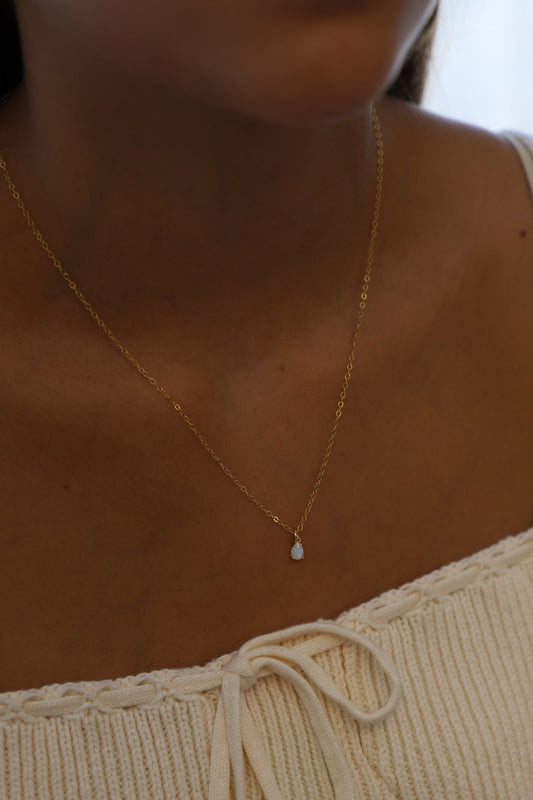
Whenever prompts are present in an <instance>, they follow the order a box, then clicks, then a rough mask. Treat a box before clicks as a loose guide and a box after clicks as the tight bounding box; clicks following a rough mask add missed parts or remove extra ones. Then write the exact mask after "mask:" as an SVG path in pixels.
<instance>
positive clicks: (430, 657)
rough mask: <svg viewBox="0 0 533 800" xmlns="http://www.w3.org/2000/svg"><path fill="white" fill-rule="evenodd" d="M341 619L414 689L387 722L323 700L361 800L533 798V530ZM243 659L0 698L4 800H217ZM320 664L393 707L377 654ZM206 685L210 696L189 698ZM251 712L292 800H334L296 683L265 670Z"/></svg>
mask: <svg viewBox="0 0 533 800" xmlns="http://www.w3.org/2000/svg"><path fill="white" fill-rule="evenodd" d="M336 622H337V623H338V624H340V625H342V626H344V627H345V628H348V629H350V630H352V631H357V632H359V633H362V634H364V635H366V636H367V637H368V638H369V639H371V640H372V642H374V643H375V644H377V645H378V646H379V647H380V648H381V649H382V650H384V651H385V652H386V653H387V654H388V655H389V656H390V658H391V659H392V662H393V663H394V664H395V665H396V668H397V670H398V673H399V675H400V678H401V682H402V693H401V698H400V701H399V703H398V705H397V707H396V708H395V709H394V711H393V713H391V714H390V715H389V716H388V717H387V718H386V719H384V720H382V721H380V722H378V723H369V724H362V723H357V722H356V721H354V720H353V719H350V718H349V717H348V716H347V715H346V714H345V712H344V711H343V710H342V709H340V708H339V706H338V705H337V704H335V703H333V702H331V701H330V700H329V698H322V702H323V706H324V708H325V710H326V713H327V716H328V719H329V721H330V723H331V726H332V727H333V730H334V732H335V735H336V737H337V740H338V742H339V744H340V746H341V748H342V750H343V752H344V755H345V757H346V759H347V762H348V765H349V768H350V771H351V773H352V776H353V780H354V784H355V787H356V795H355V796H356V798H357V799H358V800H363V798H372V800H390V799H391V798H397V799H398V800H400V799H401V800H423V799H424V798H428V800H429V799H431V800H468V799H469V798H475V800H532V799H533V528H531V529H529V530H528V531H525V532H524V533H521V534H518V535H516V536H510V537H507V538H506V539H503V540H502V541H501V542H499V543H497V544H495V545H493V546H492V547H489V548H486V549H485V550H482V551H480V552H479V553H477V554H475V555H473V556H470V557H468V558H466V559H463V560H462V561H459V562H456V563H454V564H451V565H448V566H446V567H443V568H442V569H440V570H438V571H436V572H434V573H431V574H430V575H426V576H424V577H422V578H419V579H418V580H416V581H414V582H412V583H410V584H407V585H405V586H403V587H401V588H400V589H394V590H392V591H389V592H386V593H385V594H383V595H381V596H380V597H378V598H376V599H375V600H373V601H371V602H369V603H365V604H363V605H361V606H358V607H356V608H354V609H350V610H349V611H346V612H344V613H343V614H341V615H340V616H339V617H338V618H337V620H336ZM306 638H309V637H296V638H293V639H292V640H289V641H286V642H285V644H286V645H287V646H289V647H294V646H295V645H298V644H301V642H302V641H304V640H305V639H306ZM326 638H327V637H326ZM230 655H231V654H226V655H224V656H221V657H220V658H217V659H215V660H214V661H212V662H210V663H209V664H207V665H205V666H203V667H193V668H190V669H179V670H158V671H155V672H151V673H145V674H142V675H137V676H130V677H127V678H122V679H118V680H112V681H97V682H88V683H73V684H54V685H52V686H48V687H44V688H42V689H39V690H35V691H19V692H8V693H4V694H0V798H2V800H34V799H35V800H36V799H37V798H39V799H40V800H67V799H68V800H177V799H178V798H179V800H189V798H191V800H205V799H206V798H207V797H208V792H209V767H210V758H211V743H212V735H213V726H214V719H215V712H216V708H217V703H218V700H219V696H220V687H219V686H217V684H218V683H219V678H220V674H221V671H222V669H223V667H224V665H225V664H227V662H228V660H229V658H230ZM313 658H314V661H315V662H316V663H317V664H318V665H319V666H320V667H322V669H323V670H324V671H325V672H326V673H327V674H328V675H329V676H330V677H331V679H332V680H333V681H334V682H335V683H337V684H338V686H339V687H340V688H341V689H342V691H343V692H344V693H345V694H346V696H347V697H348V698H349V699H350V700H351V701H352V702H353V703H354V704H356V705H357V706H358V707H360V708H361V709H365V710H368V711H371V710H373V709H375V708H377V707H378V706H380V705H383V704H384V703H385V702H386V699H387V695H388V692H389V690H388V687H387V682H386V680H385V678H384V675H383V672H382V670H381V669H380V668H379V667H378V666H377V665H376V663H375V661H374V660H373V659H372V657H371V656H370V654H369V653H368V651H367V650H365V649H364V648H363V647H360V646H358V645H357V644H354V643H346V642H345V643H343V644H335V643H334V642H332V641H331V642H330V644H329V646H327V647H326V649H324V650H322V652H319V653H317V654H316V655H314V657H313ZM199 680H200V681H204V682H205V686H206V688H205V689H204V690H203V691H195V692H192V693H191V692H189V691H187V687H188V686H189V685H190V686H192V685H193V682H194V681H196V684H195V685H198V681H199ZM209 687H213V688H209ZM246 702H247V705H248V708H249V709H250V712H251V715H252V717H253V720H254V723H255V725H256V728H257V731H258V733H259V735H260V738H261V740H262V744H263V746H264V750H265V753H266V754H267V757H268V760H269V762H270V765H271V767H272V770H273V772H274V775H275V778H276V780H277V783H278V786H279V789H280V791H281V794H282V797H283V798H284V800H326V798H327V799H328V800H331V799H332V798H333V797H334V794H333V790H332V786H331V781H330V778H329V776H328V772H327V769H326V767H325V764H324V759H323V756H322V753H321V751H320V748H319V746H318V744H317V739H316V736H315V735H314V733H313V730H312V728H311V726H310V724H309V718H308V716H307V713H306V711H305V710H304V708H303V706H302V704H301V702H300V700H299V698H298V695H297V694H296V692H295V690H294V688H293V686H292V685H291V684H290V682H288V681H286V680H284V679H283V678H282V677H280V676H279V675H277V674H272V673H268V672H266V673H264V674H263V676H262V677H261V678H259V679H258V680H257V681H256V682H255V683H254V685H253V686H251V688H249V689H248V690H247V691H246ZM245 769H246V772H245V774H246V794H247V798H250V800H262V798H263V794H262V792H261V789H260V786H259V783H258V780H257V777H256V774H255V773H254V771H253V770H252V769H251V767H250V764H249V762H248V761H247V759H246V758H245ZM233 796H234V795H233V783H232V794H231V797H233Z"/></svg>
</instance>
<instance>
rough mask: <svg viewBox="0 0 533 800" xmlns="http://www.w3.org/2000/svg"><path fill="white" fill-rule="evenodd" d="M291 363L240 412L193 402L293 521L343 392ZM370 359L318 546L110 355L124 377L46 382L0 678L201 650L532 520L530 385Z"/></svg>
mask: <svg viewBox="0 0 533 800" xmlns="http://www.w3.org/2000/svg"><path fill="white" fill-rule="evenodd" d="M384 358H385V359H387V358H388V356H387V354H386V353H385V355H384ZM507 369H508V365H507V366H506V367H505V368H503V367H502V370H503V371H505V370H507ZM290 372H291V371H290V369H289V370H288V373H289V378H288V380H287V382H286V386H285V388H281V389H280V388H279V380H278V381H276V382H275V383H274V382H273V383H272V384H271V387H273V386H274V385H276V386H277V387H278V388H277V389H276V390H275V391H274V389H273V388H272V390H271V391H270V392H268V391H266V392H265V383H268V379H267V377H266V376H264V377H263V381H262V384H261V385H255V386H252V385H251V384H250V385H249V386H248V387H247V392H246V393H245V396H246V397H247V398H248V404H247V405H246V406H245V411H244V412H242V411H241V412H240V413H239V415H237V416H235V415H234V414H233V413H232V412H231V409H232V408H234V407H236V403H233V402H230V401H231V398H232V397H233V395H234V394H235V393H237V394H238V395H239V396H243V386H242V385H241V384H239V386H238V387H237V386H233V388H232V389H231V390H230V389H229V388H228V396H227V398H226V400H227V402H226V403H223V404H222V405H223V407H225V408H227V409H229V410H228V412H227V414H226V415H225V416H219V417H218V418H217V419H216V420H215V419H214V418H213V417H210V411H209V404H208V403H207V402H205V403H204V404H203V405H202V402H201V401H200V400H199V401H198V403H197V404H196V405H197V418H198V419H204V421H205V425H207V428H208V429H209V428H210V427H211V430H212V435H211V437H210V438H211V441H210V444H211V445H215V442H216V448H215V449H216V450H217V452H219V453H220V455H221V456H222V454H224V456H225V462H224V463H227V464H228V466H229V467H230V468H231V469H232V471H233V473H234V475H235V477H236V478H238V479H239V480H241V481H242V482H243V483H244V485H245V486H246V487H247V489H248V490H249V492H250V493H252V494H253V495H254V496H256V498H257V499H258V501H259V502H261V503H262V504H263V505H264V506H265V507H266V508H268V509H269V510H270V511H271V512H272V513H273V514H275V515H276V516H279V517H280V519H281V520H282V521H283V522H286V523H287V524H288V525H289V526H290V527H296V525H297V524H298V522H299V520H300V519H301V517H302V514H303V513H304V510H305V508H306V505H307V503H308V501H309V498H310V495H311V491H312V489H313V486H314V485H315V482H316V479H317V474H318V472H319V468H320V464H321V461H322V459H323V456H324V449H325V445H326V442H327V439H328V434H329V431H330V427H331V423H332V421H333V420H332V412H333V411H334V408H331V401H330V402H329V403H328V402H327V399H328V397H327V396H328V395H329V394H331V388H330V386H328V384H331V383H332V381H330V380H329V378H328V374H329V373H328V368H327V367H326V366H324V371H323V373H324V374H322V375H320V374H318V375H316V376H315V377H314V378H313V381H315V382H316V387H315V388H316V392H315V393H313V392H311V391H309V393H308V397H310V398H313V399H308V400H307V401H306V400H305V399H301V400H300V402H299V403H297V402H296V398H297V397H298V392H297V391H296V389H295V386H294V385H293V384H291V381H290ZM360 372H361V375H360V379H361V384H360V386H361V385H364V388H365V390H364V391H362V390H361V388H360V387H359V390H358V385H357V384H356V383H355V381H354V383H353V385H352V386H351V390H352V391H351V394H350V395H349V399H348V400H347V402H346V404H345V408H344V413H343V417H342V421H341V425H340V426H339V430H338V433H337V438H336V440H335V445H334V448H333V449H332V452H331V457H330V460H329V464H328V466H327V469H326V471H325V472H324V475H323V478H322V480H321V482H320V485H319V487H318V490H317V494H316V500H315V502H314V505H313V507H312V509H311V512H310V514H309V518H308V520H307V522H306V524H305V527H304V530H303V532H302V539H303V542H304V547H305V558H304V560H303V561H302V562H294V561H293V560H291V559H290V557H289V549H290V546H291V544H292V537H291V535H290V534H289V533H287V532H286V531H285V530H283V529H282V528H281V527H280V526H278V525H276V524H274V523H273V522H272V521H271V519H269V518H268V517H267V515H266V514H265V513H264V512H263V511H261V510H260V509H258V507H257V506H256V505H255V504H254V503H253V502H250V499H249V498H247V497H246V496H245V495H244V494H243V493H242V492H241V491H239V489H238V488H237V487H236V486H235V485H234V483H233V482H232V481H231V480H230V479H229V478H228V477H227V475H225V474H223V472H222V471H221V470H220V468H219V466H218V465H217V464H216V463H215V461H214V460H213V459H212V458H211V457H210V455H209V454H208V453H207V452H206V451H205V449H204V448H203V447H202V446H201V444H200V443H199V442H198V441H197V440H196V439H195V438H194V437H193V435H192V433H191V431H190V430H189V429H188V428H187V427H186V426H185V425H184V424H183V422H182V421H181V420H180V419H179V418H178V416H177V415H176V414H175V412H173V411H172V410H171V408H170V407H169V406H168V405H166V404H165V403H164V402H160V403H159V404H158V403H155V404H154V403H153V401H154V400H157V397H154V396H153V390H152V389H151V388H150V387H146V393H143V392H142V390H141V392H140V393H139V394H138V395H133V396H130V401H129V402H128V403H125V402H124V401H123V400H122V399H120V398H123V397H124V393H123V392H121V391H120V388H121V387H119V386H113V385H112V381H113V378H112V374H111V372H110V373H109V382H110V383H107V384H105V386H106V388H105V391H103V390H102V387H101V386H98V387H96V388H95V387H93V389H89V388H87V386H85V387H84V389H83V392H78V391H77V390H76V388H75V386H74V385H70V386H69V387H67V388H66V394H67V396H69V397H70V401H71V402H70V403H69V404H65V403H64V402H62V401H61V400H60V399H58V397H55V399H54V400H53V401H51V400H50V398H48V399H43V403H42V404H41V406H40V413H39V414H35V410H34V412H33V414H29V415H28V414H25V413H24V407H23V404H14V405H13V406H11V405H10V404H6V406H5V409H4V411H5V413H4V419H5V421H6V425H5V426H4V428H3V430H2V437H3V440H2V453H3V454H4V460H3V463H2V473H3V481H2V492H3V503H2V534H1V546H2V559H3V569H4V579H3V581H2V585H1V588H0V595H1V597H0V604H1V606H2V608H3V609H4V619H3V624H2V634H1V635H2V637H3V640H2V642H1V649H2V650H3V651H4V652H8V653H11V657H10V658H8V659H4V660H3V662H2V667H1V672H0V689H3V690H9V689H14V688H29V687H30V686H32V687H36V686H40V685H44V684H46V683H52V682H65V681H69V680H83V679H94V680H98V679H105V678H111V677H118V676H120V675H127V674H137V673H139V672H143V671H149V670H152V669H160V668H165V667H180V666H190V665H192V664H203V663H206V662H207V661H208V660H210V659H211V658H214V657H216V656H217V655H220V654H221V653H224V652H229V651H231V650H233V649H235V648H237V647H238V646H239V645H240V644H241V643H242V642H243V641H245V640H246V639H248V638H250V637H252V636H254V635H258V634H260V633H264V632H266V631H270V630H275V629H278V628H282V627H286V626H288V625H291V624H296V623H299V622H303V621H312V620H315V619H317V618H320V617H322V618H332V617H335V616H336V615H338V614H339V613H340V612H341V611H343V610H345V609H347V608H351V607H353V606H355V605H357V604H358V603H360V602H363V601H365V600H368V599H370V598H372V597H373V596H375V595H377V594H379V593H381V592H382V591H385V590H386V589H389V588H392V587H395V586H399V585H401V584H402V583H404V582H406V581H409V580H412V579H414V578H416V577H418V576H419V575H421V574H424V573H427V572H429V571H431V570H433V569H435V568H437V567H439V566H441V565H442V564H445V563H448V562H450V561H452V560H455V559H458V558H461V557H463V556H465V555H468V554H470V553H472V552H475V551H477V550H479V549H481V548H483V547H485V546H487V545H489V544H491V543H493V542H495V541H497V540H498V539H500V538H502V537H503V536H505V535H507V534H511V533H517V532H519V531H521V530H525V529H526V528H527V527H528V526H529V525H530V524H531V521H532V519H533V509H532V501H533V497H532V493H531V485H532V481H533V458H532V454H533V437H532V431H531V426H530V424H529V419H530V412H529V409H528V405H527V402H526V400H525V396H524V392H523V391H522V389H523V388H524V387H522V386H520V387H518V386H516V385H514V386H511V385H510V384H509V383H508V385H507V386H506V387H505V388H503V389H502V388H501V387H500V388H498V387H499V382H498V381H493V382H492V384H491V385H492V389H491V391H490V392H486V391H484V385H483V380H482V379H481V377H480V376H482V375H485V374H486V366H485V365H483V364H481V365H480V366H479V371H478V370H477V369H476V367H475V362H474V361H473V360H472V358H471V357H470V356H468V357H463V356H461V354H460V353H459V352H456V353H455V355H454V357H453V358H452V355H451V353H449V352H448V351H447V348H446V347H442V348H440V349H439V348H438V347H437V348H436V347H433V349H432V351H431V352H428V351H427V350H424V348H421V349H420V351H419V352H417V351H413V352H411V353H410V354H407V353H406V354H405V358H404V359H403V360H402V361H401V363H394V361H393V360H390V361H389V363H387V364H385V365H384V364H383V363H382V364H381V365H380V369H376V370H374V369H373V368H372V367H371V366H369V364H368V363H366V362H365V361H364V360H363V361H362V363H361V370H360ZM502 376H503V373H502ZM310 380H311V379H310ZM313 381H311V382H313ZM298 383H301V381H299V382H298ZM319 386H322V387H323V389H321V390H320V389H319V388H318V387H319ZM122 388H124V387H122ZM115 389H116V390H117V391H114V390H115ZM289 396H290V397H291V398H292V402H289ZM109 398H119V400H116V399H113V400H110V399H109ZM276 404H277V406H278V407H277V409H276V408H275V406H276ZM333 406H334V403H333ZM241 408H242V407H241ZM276 411H277V413H276ZM173 415H174V417H173ZM204 432H205V431H204ZM226 453H227V454H228V456H229V457H228V456H226V455H225V454H226Z"/></svg>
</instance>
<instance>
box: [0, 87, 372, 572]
mask: <svg viewBox="0 0 533 800" xmlns="http://www.w3.org/2000/svg"><path fill="white" fill-rule="evenodd" d="M2 99H3V98H2ZM372 121H373V125H374V131H375V135H376V148H377V178H376V197H375V202H374V213H373V218H372V225H371V231H370V244H369V248H368V256H367V262H366V271H365V276H364V279H363V289H362V292H361V295H360V301H359V310H358V312H357V318H356V324H355V331H354V336H353V340H352V347H351V350H350V354H349V357H348V364H347V366H346V372H345V375H344V382H343V386H342V389H341V393H340V397H339V400H338V403H337V409H336V411H335V421H334V423H333V427H332V429H331V433H330V436H329V439H328V444H327V447H326V452H325V454H324V458H323V459H322V464H321V465H320V469H319V471H318V476H317V478H316V481H315V484H314V486H313V491H312V492H311V496H310V498H309V501H308V503H307V506H306V509H305V511H304V513H303V515H302V518H301V520H300V522H299V523H298V525H297V526H296V528H291V526H290V525H287V524H286V523H285V522H283V521H282V520H281V519H280V518H279V516H277V514H274V513H273V512H272V511H271V510H270V509H269V508H267V507H266V506H265V505H264V504H263V503H261V502H260V501H259V500H257V498H256V497H255V496H254V495H253V494H252V493H251V492H250V491H249V490H248V489H247V488H246V486H245V485H244V484H243V483H242V481H240V480H239V479H238V478H236V477H235V475H234V474H233V473H232V472H231V470H230V469H229V467H227V466H226V465H225V464H224V462H223V461H222V459H221V458H219V456H218V455H217V454H216V453H215V451H214V450H213V449H212V448H211V447H210V446H209V445H208V443H207V442H206V440H205V438H204V437H203V436H202V434H201V433H200V431H199V430H198V429H197V428H196V426H195V425H194V424H193V422H192V420H191V419H190V417H189V416H188V415H187V414H186V413H185V412H184V411H183V409H182V407H181V405H180V404H179V403H178V402H177V400H174V398H173V397H172V396H171V395H170V394H169V393H168V392H167V390H166V389H165V388H164V387H163V386H162V385H161V384H160V383H159V381H157V380H156V379H155V378H153V377H152V376H151V375H149V373H148V372H147V371H146V370H145V369H144V367H142V366H141V365H140V364H139V362H138V361H137V359H136V358H135V356H133V355H132V354H131V353H130V351H129V350H127V348H126V347H125V346H124V345H123V344H122V342H120V341H119V339H117V337H116V336H115V334H114V333H113V332H112V331H111V330H110V328H109V327H108V326H107V325H106V323H105V322H104V321H103V319H102V318H101V317H100V315H99V314H98V313H97V312H96V311H95V310H94V308H93V307H92V305H91V304H90V303H89V301H88V300H87V298H86V297H85V295H84V294H83V293H82V291H81V290H80V288H79V286H78V285H77V283H75V282H74V281H73V280H72V278H71V277H70V275H69V273H68V272H67V271H66V269H65V268H64V267H63V264H62V263H61V261H60V260H59V258H58V257H57V256H56V255H55V253H54V252H53V251H52V249H51V247H50V245H49V244H48V243H47V241H46V240H45V238H44V236H43V235H42V233H41V232H40V230H39V228H38V227H37V225H36V223H35V222H34V220H33V218H32V217H31V215H30V213H29V211H28V210H27V208H26V206H25V205H24V202H23V200H22V198H21V196H20V194H19V192H18V191H17V188H16V186H15V184H14V183H13V180H12V178H11V175H10V174H9V171H8V169H7V164H6V161H5V158H4V155H3V153H2V151H1V150H0V170H1V171H2V173H3V175H4V178H5V180H6V183H7V185H8V187H9V190H10V191H11V194H12V195H13V198H14V200H15V202H16V203H17V205H18V207H19V209H20V210H21V212H22V215H23V216H24V218H25V220H26V222H27V223H28V225H29V227H30V228H31V231H32V233H33V235H34V236H35V238H36V239H37V241H38V242H39V244H40V245H41V247H42V249H43V250H44V252H45V253H46V255H47V256H48V258H49V259H50V260H51V262H52V263H53V265H54V266H55V268H56V269H57V271H58V272H59V273H60V275H61V276H62V277H63V278H64V280H65V281H66V282H67V284H68V286H69V287H70V289H72V291H73V292H74V294H75V295H76V297H77V298H78V300H79V301H80V302H81V304H82V305H83V306H84V308H85V309H86V311H87V312H88V313H89V314H90V315H91V317H92V318H93V319H94V320H95V322H96V323H97V325H98V326H99V328H100V329H101V330H102V331H103V332H104V333H105V334H106V336H107V337H108V338H109V339H110V340H111V341H112V342H113V344H114V345H115V347H116V348H117V349H118V350H119V351H120V352H121V353H122V355H123V356H124V357H125V358H126V359H127V360H128V361H129V362H130V364H132V365H133V366H134V367H135V369H136V370H137V372H139V373H140V374H141V375H142V377H143V378H144V379H145V380H146V381H148V383H149V384H150V385H151V386H153V387H154V389H156V390H157V391H158V392H159V394H161V395H162V396H163V397H164V398H165V400H166V401H167V402H168V403H170V405H171V406H172V408H173V409H174V411H177V412H178V414H179V415H180V417H181V418H182V419H183V421H184V422H185V423H186V424H187V425H188V427H189V428H190V429H191V431H192V432H193V433H194V435H195V436H196V438H197V439H198V440H199V441H200V442H201V444H202V445H203V447H204V448H205V449H206V450H207V452H208V453H209V455H210V456H211V457H212V458H213V459H214V460H215V461H216V463H217V464H218V466H219V467H220V469H221V470H222V471H223V472H224V474H225V475H227V476H228V478H230V480H231V481H233V483H234V484H235V485H236V486H237V487H238V488H239V489H240V491H241V492H242V493H243V494H245V495H246V497H248V499H249V500H251V501H252V503H255V505H256V506H257V507H258V508H259V509H261V511H263V512H264V513H265V514H266V515H267V517H269V519H271V520H272V521H273V522H275V523H276V525H278V526H279V527H281V528H283V529H284V530H285V531H287V532H288V533H290V534H291V535H292V536H293V537H294V544H293V545H292V547H291V551H290V554H291V558H293V559H294V560H295V561H300V560H302V559H303V557H304V548H303V543H302V539H301V537H300V534H301V533H302V531H303V528H304V525H305V523H306V522H307V519H308V517H309V514H310V513H311V509H312V507H313V505H314V502H315V500H316V496H317V494H318V489H319V487H320V484H321V483H322V478H323V477H324V473H325V471H326V467H327V465H328V461H329V457H330V455H331V450H332V448H333V442H334V441H335V437H336V435H337V429H338V427H339V423H340V419H341V417H342V411H343V408H344V401H345V400H346V395H347V391H348V384H349V383H350V378H351V375H352V370H353V367H354V359H355V350H356V347H357V343H358V341H359V332H360V330H361V325H362V322H363V315H364V312H365V308H366V301H367V298H368V288H369V285H370V276H371V272H372V265H373V263H374V253H375V249H376V241H377V233H378V225H379V219H380V211H381V197H382V192H383V171H384V169H383V166H384V150H383V138H382V133H381V125H380V122H379V117H378V113H377V111H376V109H375V107H374V105H372Z"/></svg>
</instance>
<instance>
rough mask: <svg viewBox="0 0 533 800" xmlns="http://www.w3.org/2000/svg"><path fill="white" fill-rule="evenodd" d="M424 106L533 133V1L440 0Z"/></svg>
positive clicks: (479, 122) (481, 123) (480, 122)
mask: <svg viewBox="0 0 533 800" xmlns="http://www.w3.org/2000/svg"><path fill="white" fill-rule="evenodd" d="M439 13H440V19H439V24H438V28H437V38H436V41H435V47H434V52H433V56H432V59H431V66H430V74H429V80H428V84H427V87H426V91H425V94H424V100H423V106H424V107H425V108H427V109H429V110H430V111H435V112H436V113H439V114H442V115H444V116H447V117H453V118H454V119H459V120H462V121H464V122H470V123H472V124H474V125H479V126H481V127H483V128H488V129H489V130H492V131H502V130H516V131H522V132H524V133H531V134H533V0H441V8H440V11H439Z"/></svg>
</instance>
